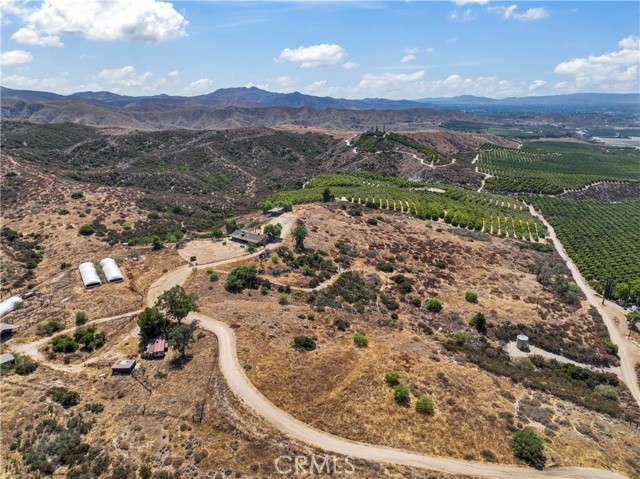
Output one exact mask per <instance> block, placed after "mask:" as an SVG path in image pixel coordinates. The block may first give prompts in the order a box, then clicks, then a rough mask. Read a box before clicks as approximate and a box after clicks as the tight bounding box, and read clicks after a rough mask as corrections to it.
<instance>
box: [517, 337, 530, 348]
mask: <svg viewBox="0 0 640 479" xmlns="http://www.w3.org/2000/svg"><path fill="white" fill-rule="evenodd" d="M516 347H517V348H518V349H519V350H520V351H528V350H529V338H528V337H527V336H525V335H524V334H518V336H517V337H516Z"/></svg>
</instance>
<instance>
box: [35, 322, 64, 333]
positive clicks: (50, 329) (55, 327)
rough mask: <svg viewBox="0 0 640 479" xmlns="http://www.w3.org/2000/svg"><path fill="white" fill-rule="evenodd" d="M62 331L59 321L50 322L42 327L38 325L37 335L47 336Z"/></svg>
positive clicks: (62, 327) (62, 326)
mask: <svg viewBox="0 0 640 479" xmlns="http://www.w3.org/2000/svg"><path fill="white" fill-rule="evenodd" d="M63 329H64V325H63V324H62V323H61V322H60V321H56V320H52V321H49V322H48V323H46V324H44V325H43V324H40V325H38V328H37V333H38V334H40V335H49V334H53V333H57V332H58V331H62V330H63Z"/></svg>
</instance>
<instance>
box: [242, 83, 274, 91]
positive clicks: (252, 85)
mask: <svg viewBox="0 0 640 479" xmlns="http://www.w3.org/2000/svg"><path fill="white" fill-rule="evenodd" d="M244 87H245V88H259V89H260V90H268V89H269V84H268V83H251V82H249V83H247V84H245V86H244Z"/></svg>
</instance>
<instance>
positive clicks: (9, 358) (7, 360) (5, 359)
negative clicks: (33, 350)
mask: <svg viewBox="0 0 640 479" xmlns="http://www.w3.org/2000/svg"><path fill="white" fill-rule="evenodd" d="M15 362H16V358H15V357H14V356H13V354H11V353H7V354H2V355H0V366H4V365H5V364H11V363H15Z"/></svg>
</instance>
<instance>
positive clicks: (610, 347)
mask: <svg viewBox="0 0 640 479" xmlns="http://www.w3.org/2000/svg"><path fill="white" fill-rule="evenodd" d="M604 347H605V348H607V351H608V352H609V354H614V355H615V354H618V345H617V344H616V343H614V342H613V341H611V340H608V341H606V342H605V343H604Z"/></svg>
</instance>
